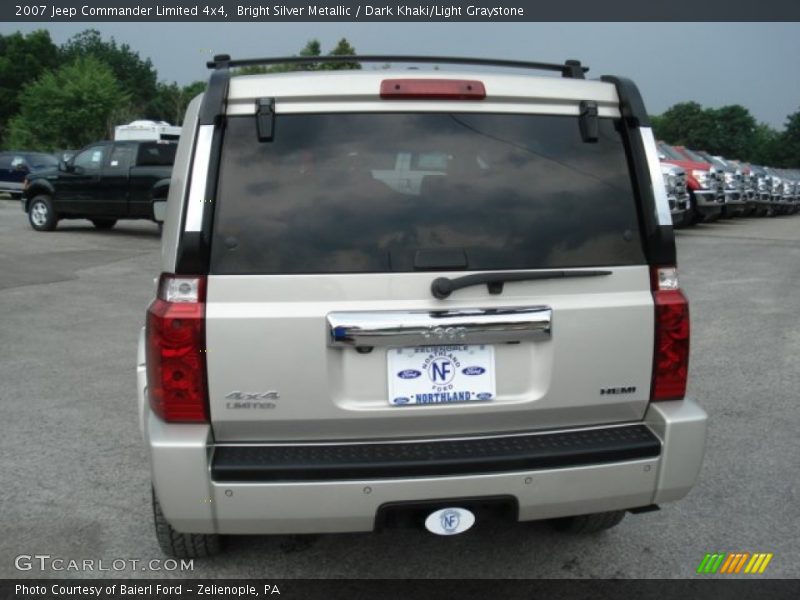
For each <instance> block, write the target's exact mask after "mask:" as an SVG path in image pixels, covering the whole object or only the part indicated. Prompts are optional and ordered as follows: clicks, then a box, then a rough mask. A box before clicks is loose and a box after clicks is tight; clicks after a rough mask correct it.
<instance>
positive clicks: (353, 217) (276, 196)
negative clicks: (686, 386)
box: [211, 113, 645, 274]
mask: <svg viewBox="0 0 800 600" xmlns="http://www.w3.org/2000/svg"><path fill="white" fill-rule="evenodd" d="M599 133H600V139H599V141H598V142H597V143H585V142H583V141H582V139H581V136H580V132H579V127H578V120H577V118H575V117H567V116H544V115H521V114H483V113H481V114H475V113H469V114H449V113H448V114H439V113H408V114H397V113H344V114H342V113H338V114H283V115H278V116H277V117H276V122H275V130H274V139H273V140H272V141H270V142H266V143H260V142H259V141H258V139H257V136H256V127H255V119H254V118H253V117H252V116H250V117H246V116H241V117H238V116H237V117H230V118H228V121H227V127H226V130H225V137H224V142H223V151H222V160H221V164H220V173H219V180H218V192H217V207H216V211H215V220H216V222H215V226H214V237H213V240H212V258H211V271H212V273H216V274H293V273H298V274H299V273H372V272H411V271H418V270H426V269H436V268H448V270H450V269H452V268H458V269H464V270H471V271H474V270H503V269H537V268H569V267H586V266H611V265H619V266H623V265H637V264H644V263H645V258H644V255H643V251H642V245H641V240H640V236H639V228H638V217H637V209H636V202H635V199H634V193H633V188H632V184H631V176H630V172H629V167H628V162H627V159H626V153H625V148H624V145H623V142H622V139H621V137H620V135H619V133H618V130H617V123H616V121H615V120H613V119H601V120H600V124H599ZM440 260H441V261H443V262H441V264H439V263H437V261H440Z"/></svg>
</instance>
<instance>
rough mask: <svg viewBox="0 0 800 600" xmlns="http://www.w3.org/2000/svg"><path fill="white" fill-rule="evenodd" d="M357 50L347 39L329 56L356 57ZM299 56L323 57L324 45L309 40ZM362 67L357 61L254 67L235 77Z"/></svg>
mask: <svg viewBox="0 0 800 600" xmlns="http://www.w3.org/2000/svg"><path fill="white" fill-rule="evenodd" d="M355 54H356V49H355V48H353V46H351V45H350V42H348V41H347V39H345V38H342V39H341V40H339V43H338V44H336V47H335V48H334V49H333V50H331V51H330V52H329V53H328V56H355ZM299 56H312V57H313V56H322V45H321V44H320V43H319V40H316V39H313V40H309V41H308V43H306V45H305V46H304V47H303V49H302V50H300V53H299ZM360 68H361V65H360V64H359V63H358V62H355V61H352V62H350V61H347V62H341V63H318V62H310V63H299V64H298V63H280V64H276V65H253V66H249V67H241V68H239V69H236V71H235V72H234V74H235V75H260V74H263V73H289V72H292V71H323V70H325V71H329V70H337V69H360Z"/></svg>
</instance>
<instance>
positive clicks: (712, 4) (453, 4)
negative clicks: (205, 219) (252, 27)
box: [0, 0, 800, 23]
mask: <svg viewBox="0 0 800 600" xmlns="http://www.w3.org/2000/svg"><path fill="white" fill-rule="evenodd" d="M0 20H2V21H5V22H12V23H13V22H15V21H16V22H43V23H44V22H76V23H84V22H114V21H117V22H119V21H169V22H199V21H211V22H254V21H255V22H260V23H271V22H291V21H295V22H303V21H306V22H309V21H311V22H343V21H351V22H360V21H364V22H378V21H381V22H419V21H429V22H449V21H465V22H531V21H551V22H552V21H604V22H608V21H627V22H630V21H696V22H700V21H711V22H733V21H760V22H768V21H784V22H785V21H800V2H789V1H787V0H759V1H758V2H753V0H704V1H703V2H697V1H696V0H670V2H642V0H605V1H603V2H598V1H597V0H571V1H570V2H552V1H550V0H536V1H534V2H531V1H530V0H500V1H499V2H494V1H492V2H490V1H488V0H449V1H441V2H430V1H425V0H421V1H420V0H410V1H408V2H403V1H394V0H388V1H383V0H375V1H373V2H361V1H360V0H330V1H325V0H322V1H314V0H310V1H309V0H306V1H296V0H284V1H283V2H280V1H277V2H265V1H263V0H255V1H249V2H248V1H247V0H209V1H208V2H202V1H196V0H49V1H48V0H41V1H36V0H3V2H0Z"/></svg>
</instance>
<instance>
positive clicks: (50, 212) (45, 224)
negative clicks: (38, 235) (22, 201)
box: [28, 195, 58, 231]
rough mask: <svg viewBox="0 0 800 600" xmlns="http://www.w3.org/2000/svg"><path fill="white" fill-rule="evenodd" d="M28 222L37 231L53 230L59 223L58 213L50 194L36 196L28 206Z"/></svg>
mask: <svg viewBox="0 0 800 600" xmlns="http://www.w3.org/2000/svg"><path fill="white" fill-rule="evenodd" d="M28 222H29V223H30V224H31V227H33V228H34V229H35V230H36V231H53V230H54V229H55V228H56V225H57V224H58V215H57V214H56V211H55V209H54V208H53V201H52V200H51V199H50V196H45V195H41V196H35V197H34V199H33V200H31V203H30V206H28Z"/></svg>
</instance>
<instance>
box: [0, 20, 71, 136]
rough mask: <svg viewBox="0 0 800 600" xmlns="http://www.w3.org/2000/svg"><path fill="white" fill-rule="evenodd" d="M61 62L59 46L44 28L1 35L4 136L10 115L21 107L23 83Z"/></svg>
mask: <svg viewBox="0 0 800 600" xmlns="http://www.w3.org/2000/svg"><path fill="white" fill-rule="evenodd" d="M57 66H58V48H57V47H56V45H55V44H53V42H52V40H51V39H50V34H49V33H48V32H47V31H45V30H44V29H38V30H36V31H33V32H31V33H29V34H28V35H26V36H23V35H22V34H21V33H19V32H17V33H12V34H11V35H8V36H3V35H0V140H2V139H3V138H4V137H5V130H6V127H7V125H8V121H9V119H10V118H11V117H12V116H13V115H15V114H16V113H17V112H18V111H19V108H20V103H19V95H20V91H21V90H22V88H23V86H24V85H25V84H27V83H30V82H32V81H34V80H36V79H37V78H39V76H40V75H42V73H44V72H45V71H47V70H49V69H54V68H56V67H57ZM6 145H7V144H6Z"/></svg>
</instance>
